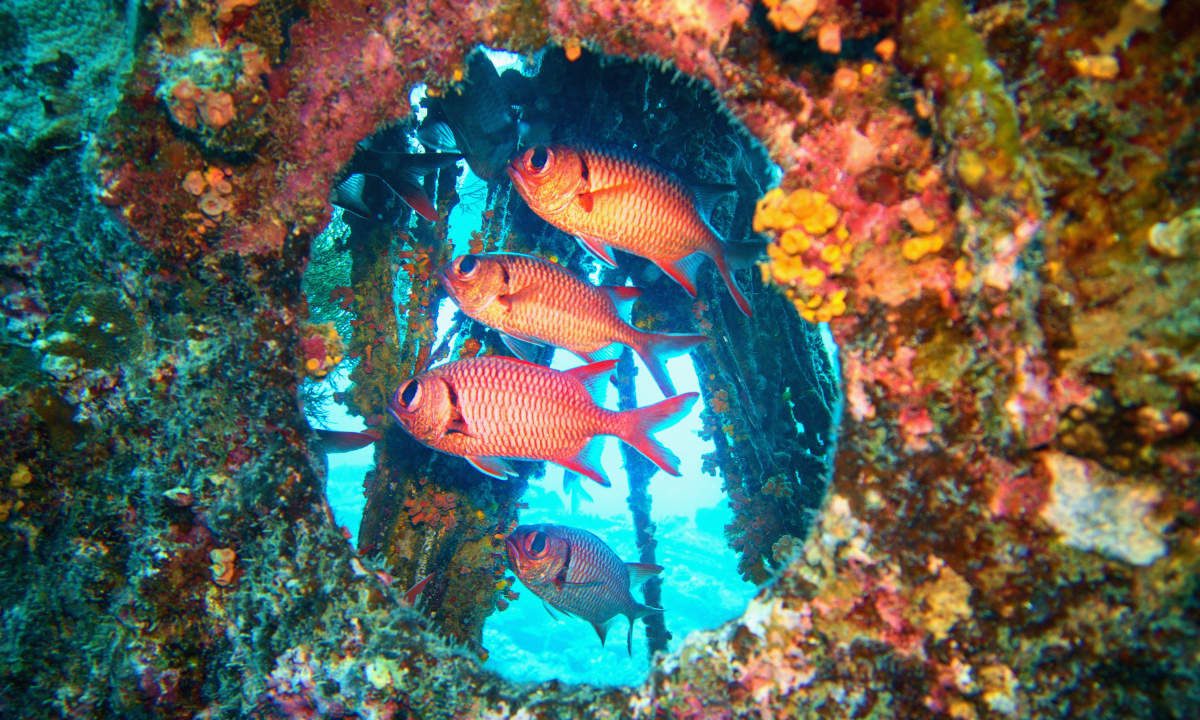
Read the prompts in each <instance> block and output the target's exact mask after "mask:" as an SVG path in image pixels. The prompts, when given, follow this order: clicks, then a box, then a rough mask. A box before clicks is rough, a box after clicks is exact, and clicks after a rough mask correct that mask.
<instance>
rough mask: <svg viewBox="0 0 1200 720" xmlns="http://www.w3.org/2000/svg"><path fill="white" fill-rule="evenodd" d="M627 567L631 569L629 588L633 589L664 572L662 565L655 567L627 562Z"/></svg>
mask: <svg viewBox="0 0 1200 720" xmlns="http://www.w3.org/2000/svg"><path fill="white" fill-rule="evenodd" d="M625 567H627V568H629V587H631V588H635V587H637V586H638V585H641V584H642V583H644V582H646V581H647V580H649V579H650V578H652V577H654V576H655V575H657V574H659V573H660V572H662V570H663V569H662V565H653V564H651V563H632V562H627V563H625Z"/></svg>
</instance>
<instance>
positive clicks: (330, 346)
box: [300, 323, 345, 378]
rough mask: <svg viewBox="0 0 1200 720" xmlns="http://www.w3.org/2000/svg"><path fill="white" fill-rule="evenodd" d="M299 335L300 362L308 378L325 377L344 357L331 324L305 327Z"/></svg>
mask: <svg viewBox="0 0 1200 720" xmlns="http://www.w3.org/2000/svg"><path fill="white" fill-rule="evenodd" d="M301 335H302V336H304V339H303V340H301V341H300V360H301V362H302V364H303V366H304V372H305V373H307V374H308V376H309V377H312V378H323V377H325V376H326V375H328V374H329V373H330V371H332V370H333V369H334V368H335V367H337V365H338V363H340V362H341V361H342V358H343V357H344V356H345V348H344V346H343V344H342V338H341V337H340V336H339V335H338V331H337V328H336V327H334V325H333V323H322V324H320V325H312V324H309V325H306V326H305V327H304V328H303V330H302V331H301Z"/></svg>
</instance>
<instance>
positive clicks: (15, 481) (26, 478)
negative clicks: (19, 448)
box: [8, 463, 33, 488]
mask: <svg viewBox="0 0 1200 720" xmlns="http://www.w3.org/2000/svg"><path fill="white" fill-rule="evenodd" d="M31 482H33V473H31V472H29V466H28V465H26V464H25V463H19V464H18V465H17V469H16V470H13V471H12V475H9V476H8V485H9V487H14V488H21V487H25V486H26V485H28V484H29V483H31Z"/></svg>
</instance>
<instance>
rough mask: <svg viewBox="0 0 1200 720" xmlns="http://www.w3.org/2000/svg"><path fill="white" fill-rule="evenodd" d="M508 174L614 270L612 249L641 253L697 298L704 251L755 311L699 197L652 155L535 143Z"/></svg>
mask: <svg viewBox="0 0 1200 720" xmlns="http://www.w3.org/2000/svg"><path fill="white" fill-rule="evenodd" d="M508 176H509V177H510V178H512V181H513V185H514V186H516V188H517V192H519V193H520V194H521V197H523V198H525V202H526V203H527V204H528V205H529V207H530V209H532V210H533V211H534V212H535V213H537V214H538V215H540V216H541V217H542V219H544V220H545V221H546V222H548V223H550V224H551V225H553V226H555V227H557V228H559V229H560V230H563V231H564V232H567V233H570V234H572V235H574V236H575V237H577V238H579V241H580V242H581V243H583V246H584V247H586V248H587V249H588V250H589V251H590V252H591V253H592V254H593V255H595V256H596V258H597V259H599V260H600V261H601V262H604V263H606V264H607V265H608V266H610V267H615V266H616V261H615V260H614V259H613V256H612V250H611V248H617V249H618V250H624V251H626V252H630V253H633V254H634V255H640V256H642V257H644V258H647V259H648V260H650V261H651V262H653V263H654V264H655V265H657V266H658V267H659V268H661V269H662V271H663V272H665V273H666V274H668V275H670V276H671V277H672V278H674V279H675V281H676V282H678V283H679V284H680V285H682V286H683V288H684V289H685V290H687V291H688V293H690V294H691V295H692V297H695V296H696V271H697V270H698V269H699V267H700V263H701V262H703V259H704V256H706V255H707V256H708V257H710V258H712V260H713V262H714V263H716V265H717V271H718V272H720V273H721V277H722V278H724V280H725V285H726V287H728V288H729V293H730V294H731V295H733V299H734V300H735V301H736V302H737V305H738V307H739V308H740V309H741V311H742V312H743V313H745V314H746V315H751V314H752V312H751V310H750V303H749V301H747V300H746V296H745V295H743V294H742V291H741V290H740V289H739V288H738V286H737V284H736V283H735V282H734V281H733V276H732V275H731V274H730V271H729V264H728V262H727V260H726V254H725V248H724V246H723V244H722V241H721V238H720V237H719V236H718V235H717V232H716V231H715V230H713V228H712V226H711V225H709V224H708V221H707V220H706V219H705V218H704V217H703V215H701V211H700V202H699V196H698V195H697V193H696V192H695V190H693V189H692V188H689V187H688V186H687V185H685V184H684V183H683V181H682V180H680V179H679V178H678V177H677V176H676V175H675V174H674V173H672V172H671V171H670V170H667V169H666V168H664V167H662V166H661V165H659V164H658V163H655V162H654V161H653V160H650V159H649V158H646V157H642V156H640V155H638V154H636V153H634V152H632V151H630V150H625V149H621V148H612V147H598V146H591V145H564V144H554V145H537V146H534V147H532V148H529V149H528V150H526V151H524V152H523V153H518V154H517V155H516V157H514V158H513V159H512V160H511V161H510V162H509V163H508Z"/></svg>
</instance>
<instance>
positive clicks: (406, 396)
mask: <svg viewBox="0 0 1200 720" xmlns="http://www.w3.org/2000/svg"><path fill="white" fill-rule="evenodd" d="M420 397H421V383H419V382H417V380H416V378H413V379H412V380H409V381H408V382H406V383H404V386H403V387H401V388H400V389H399V390H397V391H396V394H395V395H394V396H393V401H394V402H396V403H397V404H398V405H399V406H400V407H401V408H403V409H404V410H412V409H413V407H414V406H415V405H416V404H417V400H418V399H420Z"/></svg>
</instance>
